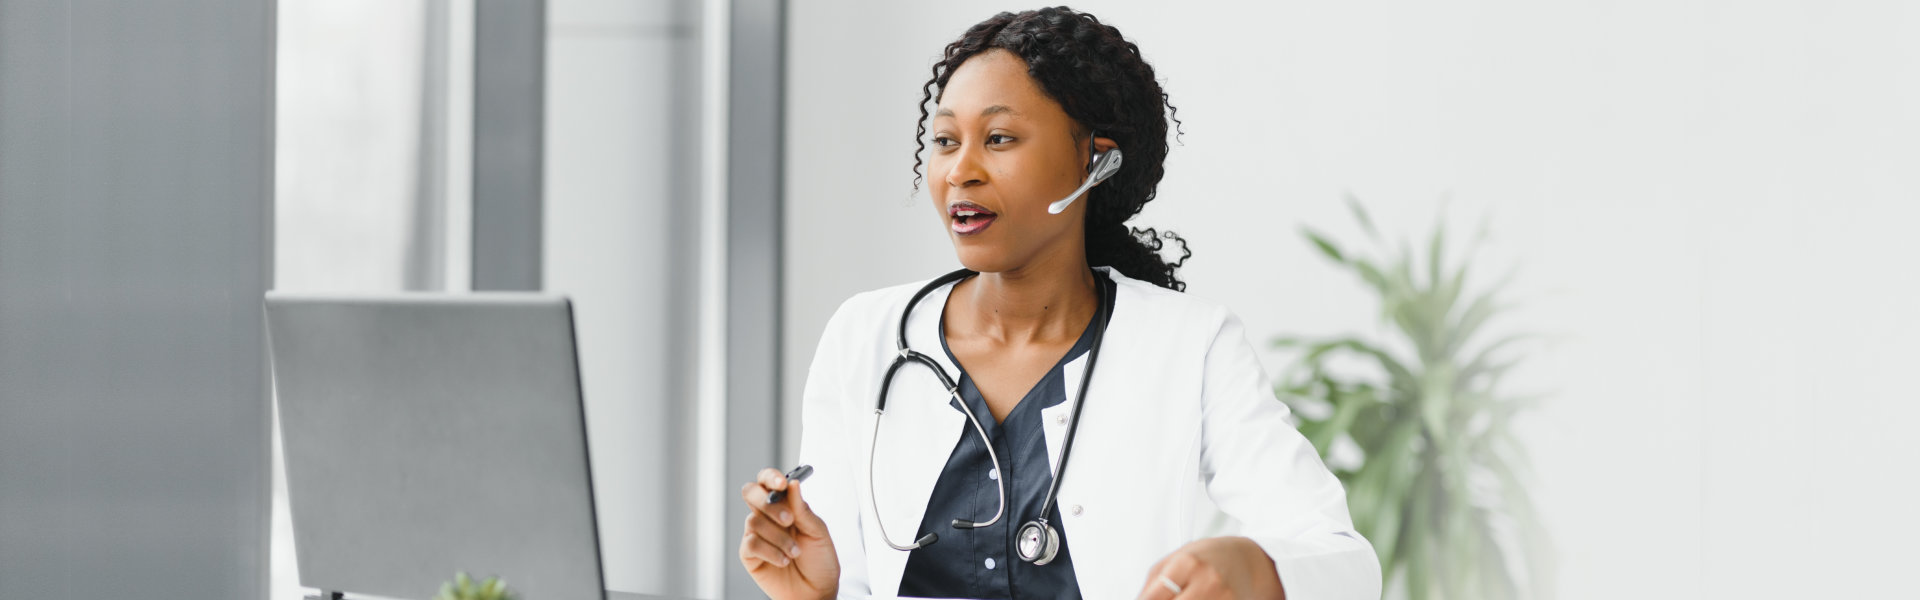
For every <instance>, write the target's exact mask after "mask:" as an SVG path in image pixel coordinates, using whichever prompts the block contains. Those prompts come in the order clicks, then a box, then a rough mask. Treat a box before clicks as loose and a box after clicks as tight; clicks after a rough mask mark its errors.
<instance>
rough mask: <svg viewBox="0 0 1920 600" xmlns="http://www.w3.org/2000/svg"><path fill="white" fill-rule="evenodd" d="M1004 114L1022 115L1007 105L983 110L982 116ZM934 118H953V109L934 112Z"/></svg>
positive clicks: (997, 105) (996, 105) (998, 105)
mask: <svg viewBox="0 0 1920 600" xmlns="http://www.w3.org/2000/svg"><path fill="white" fill-rule="evenodd" d="M1002 113H1005V114H1009V115H1015V116H1018V115H1019V114H1020V111H1017V110H1014V109H1013V107H1011V106H1007V105H1005V104H995V105H993V106H989V107H986V108H985V109H983V110H981V111H980V116H982V117H985V116H989V115H997V114H1002ZM933 116H935V117H951V116H953V109H949V108H942V109H940V110H937V111H934V113H933Z"/></svg>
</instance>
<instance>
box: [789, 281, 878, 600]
mask: <svg viewBox="0 0 1920 600" xmlns="http://www.w3.org/2000/svg"><path fill="white" fill-rule="evenodd" d="M861 304H864V303H863V302H862V298H861V297H860V296H855V297H854V298H852V299H849V300H847V301H846V302H845V303H842V304H841V305H840V309H839V310H838V311H835V312H834V315H833V318H832V319H829V320H828V322H827V328H826V331H825V333H823V334H822V335H821V336H820V345H819V347H818V348H816V349H815V350H814V354H813V366H812V367H811V368H809V369H808V370H807V384H806V388H805V391H804V392H803V393H802V394H801V407H800V464H807V465H813V468H814V471H813V476H812V477H810V478H808V479H807V481H806V483H804V484H802V486H803V487H804V488H805V490H806V496H807V505H808V506H809V507H811V508H812V509H813V512H814V513H815V514H818V515H820V519H821V520H822V521H825V522H826V523H827V534H828V535H829V536H831V537H832V538H833V549H834V553H835V554H837V555H839V556H838V557H839V560H840V593H839V597H840V598H866V597H867V596H868V594H870V593H871V592H870V591H869V589H868V588H869V585H868V583H867V558H866V551H865V547H864V540H865V536H863V535H862V533H861V531H860V527H861V526H860V504H859V492H858V489H857V487H856V485H857V484H856V479H855V478H856V477H860V476H863V474H864V473H866V471H865V469H864V467H865V465H864V464H863V463H861V461H860V458H861V457H860V456H859V455H858V454H857V451H856V450H854V447H855V445H854V444H853V442H852V441H853V439H854V438H856V437H859V436H855V435H853V434H854V432H855V431H857V430H859V429H860V428H859V427H858V426H857V424H856V423H853V422H851V421H850V419H851V418H852V417H853V416H854V415H855V414H856V412H857V411H854V410H851V408H852V405H851V403H856V402H858V400H857V399H855V398H852V397H851V396H852V395H853V394H852V390H855V389H858V388H857V387H855V386H851V385H849V384H850V383H851V382H850V381H849V380H848V379H849V369H848V368H847V366H848V364H849V363H848V361H850V360H854V357H853V356H851V354H852V353H854V352H856V349H855V346H854V345H852V344H850V343H849V340H850V338H852V337H854V336H853V335H850V332H849V330H848V327H849V326H850V325H852V323H850V320H851V319H855V317H854V315H855V314H857V313H858V310H859V308H858V306H859V305H861ZM861 439H864V438H861Z"/></svg>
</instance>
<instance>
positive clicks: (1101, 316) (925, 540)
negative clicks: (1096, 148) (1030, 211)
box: [867, 132, 1122, 565]
mask: <svg viewBox="0 0 1920 600" xmlns="http://www.w3.org/2000/svg"><path fill="white" fill-rule="evenodd" d="M1098 135H1099V133H1098V132H1093V133H1092V134H1091V135H1088V136H1087V149H1088V151H1089V152H1090V153H1091V155H1090V156H1089V157H1088V159H1087V179H1086V181H1085V182H1083V183H1081V184H1080V187H1079V188H1078V189H1075V190H1073V193H1072V194H1070V195H1068V196H1067V197H1065V198H1061V199H1060V200H1058V201H1055V202H1052V203H1050V204H1048V205H1047V212H1048V213H1050V214H1056V215H1057V214H1060V213H1061V211H1064V210H1066V209H1067V206H1069V205H1071V204H1073V201H1074V200H1077V199H1079V198H1080V196H1081V195H1082V194H1085V193H1086V192H1087V190H1089V189H1092V188H1093V186H1094V184H1097V183H1100V182H1102V181H1106V180H1107V178H1108V177H1112V176H1113V174H1114V173H1115V172H1117V171H1119V170H1120V163H1121V160H1122V156H1121V154H1120V149H1119V148H1114V149H1112V150H1108V151H1106V152H1092V150H1093V142H1094V139H1093V138H1095V137H1097V136H1098ZM972 275H974V272H973V271H970V270H967V269H960V270H958V271H954V272H952V273H948V274H946V275H942V276H940V277H939V278H938V279H934V280H933V281H931V282H928V283H927V285H926V286H924V287H921V288H920V291H917V292H914V293H913V298H911V299H909V300H907V308H906V309H905V310H903V311H901V312H900V338H899V341H898V348H899V351H900V355H899V356H898V357H895V358H894V359H893V364H891V365H888V366H887V375H886V378H885V379H881V380H880V400H879V401H878V402H876V403H875V404H874V407H873V441H872V442H870V443H869V444H868V445H867V490H868V493H867V502H868V503H869V504H870V505H871V506H872V507H873V521H874V523H876V524H878V525H879V526H880V539H881V540H883V541H885V542H886V543H887V545H888V546H892V547H893V549H895V550H900V551H907V550H913V549H915V548H920V547H924V546H930V545H933V543H934V542H937V541H940V536H939V535H938V534H935V533H933V532H931V531H929V532H927V534H926V535H923V536H920V538H919V539H916V540H914V541H913V543H911V544H906V545H901V544H896V543H893V537H892V536H889V535H887V526H886V521H885V520H884V519H881V518H880V500H879V498H878V497H877V495H876V494H874V493H872V490H873V489H874V486H873V459H874V455H875V454H877V452H876V451H877V450H879V448H880V417H883V416H885V415H886V413H887V389H888V388H890V387H892V386H893V374H894V373H898V372H899V371H900V367H902V366H906V364H907V363H920V364H923V365H926V366H927V368H928V369H930V370H932V371H933V374H934V375H935V376H938V377H939V378H940V385H942V386H944V387H946V388H947V396H948V397H949V398H952V399H953V401H954V403H955V404H958V405H960V410H961V411H962V412H965V413H967V421H968V422H970V423H972V424H973V432H974V433H975V434H977V435H979V436H980V442H981V445H983V446H986V448H987V458H988V459H990V460H992V461H993V468H995V469H998V468H1000V455H999V454H998V453H996V452H994V451H993V440H991V439H988V438H987V430H986V429H985V428H983V427H981V426H980V418H979V417H976V416H974V414H973V408H972V407H970V406H967V401H966V400H964V399H962V398H960V386H959V385H957V384H955V383H954V381H953V377H951V376H949V375H947V370H946V369H945V368H943V367H941V366H940V363H937V362H934V360H933V358H932V357H929V356H927V355H925V354H921V353H919V352H915V351H914V350H913V349H912V348H908V347H907V318H908V317H910V316H913V307H914V305H916V304H919V303H920V299H921V298H924V297H926V295H927V294H928V293H931V292H933V291H934V290H937V289H940V287H941V286H944V285H947V284H950V283H954V282H956V281H959V280H961V279H965V278H967V277H970V276H972ZM1093 279H1094V287H1095V288H1096V289H1095V292H1097V293H1098V294H1099V295H1100V307H1099V309H1098V312H1095V313H1094V316H1093V327H1094V330H1093V348H1092V349H1091V350H1089V351H1088V352H1087V370H1086V371H1085V372H1083V373H1081V374H1080V391H1079V393H1077V394H1075V396H1074V399H1073V420H1072V421H1070V422H1069V423H1068V424H1067V438H1066V440H1064V441H1063V442H1062V443H1061V444H1060V459H1059V460H1058V461H1057V462H1055V464H1054V465H1053V485H1051V486H1048V487H1047V498H1046V501H1044V502H1042V503H1040V516H1039V517H1037V518H1035V519H1033V520H1031V521H1027V522H1026V524H1024V525H1021V526H1020V530H1019V531H1018V532H1016V533H1015V538H1014V539H1015V544H1014V551H1015V553H1017V554H1019V555H1020V560H1024V561H1027V562H1030V563H1033V564H1035V565H1044V564H1047V563H1050V562H1053V559H1054V557H1055V556H1056V555H1057V554H1059V552H1060V532H1059V531H1058V530H1055V529H1054V528H1053V525H1052V524H1051V523H1048V522H1047V514H1048V513H1051V512H1053V503H1054V500H1055V499H1056V495H1057V494H1059V493H1060V480H1061V479H1062V478H1063V476H1064V475H1065V474H1066V470H1067V453H1068V452H1070V451H1072V450H1073V432H1074V431H1076V430H1078V429H1079V428H1080V406H1081V404H1083V403H1085V402H1086V400H1087V385H1088V384H1089V383H1091V382H1092V381H1093V365H1094V363H1095V362H1096V361H1098V360H1099V359H1100V340H1101V338H1104V337H1106V333H1107V315H1108V314H1110V313H1112V312H1113V304H1112V301H1111V299H1110V297H1109V296H1108V293H1107V288H1106V287H1104V286H1110V285H1113V283H1112V282H1110V281H1107V279H1106V278H1105V277H1094V278H1093ZM998 481H999V485H995V486H994V491H996V492H999V495H1000V506H999V508H996V509H994V511H993V518H991V519H987V520H986V521H983V522H978V523H976V522H973V521H968V520H966V519H954V520H953V528H954V529H979V528H981V527H988V526H991V525H993V524H994V523H998V522H1000V517H1001V516H1004V515H1005V514H1006V512H1007V486H1008V485H1012V484H1010V483H1007V482H1006V481H1005V480H998Z"/></svg>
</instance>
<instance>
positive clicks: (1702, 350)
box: [783, 0, 1920, 598]
mask: <svg viewBox="0 0 1920 600" xmlns="http://www.w3.org/2000/svg"><path fill="white" fill-rule="evenodd" d="M993 4H1000V3H992V4H974V3H967V4H963V5H954V4H933V3H892V2H844V1H816V2H804V3H796V4H795V5H794V6H793V8H792V14H791V17H790V19H791V20H790V25H789V27H790V30H789V31H790V34H789V44H790V55H789V58H788V63H787V64H788V69H789V70H788V81H789V89H788V102H789V104H788V107H789V108H788V113H787V123H788V130H787V132H786V134H787V156H788V163H787V172H786V177H787V198H788V202H789V204H788V207H787V213H786V218H787V229H786V234H787V237H786V240H785V243H786V252H787V254H786V268H787V269H788V270H787V272H786V277H785V281H786V290H785V294H786V298H785V299H786V301H787V304H786V313H785V318H786V326H785V331H784V335H785V344H784V351H785V366H784V368H785V373H786V374H787V379H786V380H785V381H784V382H783V385H784V388H785V390H786V392H787V393H786V400H787V402H788V407H789V409H788V413H789V417H793V416H796V415H797V414H798V406H797V400H798V396H799V390H800V389H801V385H802V384H803V381H802V378H803V377H804V374H805V372H806V367H807V364H808V363H809V361H810V360H812V358H813V356H812V355H813V347H814V344H815V343H816V341H817V340H818V336H819V332H820V329H821V327H822V326H823V325H824V324H825V322H826V319H827V317H828V316H829V315H830V314H831V313H832V311H833V310H834V308H835V307H836V306H837V305H838V304H839V302H840V301H841V300H843V299H845V298H846V297H847V296H849V295H851V294H853V293H856V292H858V291H862V290H866V289H872V288H876V287H881V286H885V285H892V284H896V283H902V282H906V281H911V280H916V279H921V278H926V277H930V276H933V275H935V274H937V273H940V272H943V271H945V270H947V269H950V268H953V267H954V266H956V262H955V260H954V259H953V257H952V253H951V249H950V247H949V245H948V243H947V242H946V240H945V239H944V234H943V233H942V231H941V230H940V229H939V225H938V222H937V218H936V217H935V216H934V214H933V213H932V212H931V209H930V208H929V207H928V206H927V205H926V203H927V202H928V200H927V198H926V197H925V195H924V194H922V195H920V196H918V197H916V198H914V199H913V200H911V204H909V200H907V197H908V194H909V191H910V188H909V184H910V181H911V174H910V173H909V172H908V168H909V167H910V165H911V164H912V157H911V152H912V149H913V146H912V140H911V136H912V135H913V124H914V119H915V118H916V117H917V112H916V111H915V109H914V103H915V101H916V100H918V98H919V86H920V84H921V83H922V82H923V81H924V79H925V77H926V75H927V67H928V66H929V65H930V64H931V63H932V62H933V61H934V60H935V59H936V58H937V55H938V52H939V50H940V48H941V47H942V46H943V45H945V44H946V43H947V42H948V41H950V40H951V39H952V38H953V37H954V36H956V35H958V33H959V32H961V31H962V30H963V29H964V28H965V27H966V26H968V25H970V24H972V23H974V22H976V21H978V20H981V19H984V18H986V17H987V16H989V15H990V14H992V12H994V11H995V10H997V9H999V8H1001V7H999V6H993ZM1171 6H1172V5H1168V4H1166V3H1163V2H1151V1H1145V0H1136V1H1108V2H1097V1H1089V2H1081V3H1077V4H1076V7H1077V8H1081V9H1084V10H1088V11H1090V12H1093V13H1095V14H1097V15H1099V16H1100V17H1101V18H1102V19H1103V20H1105V21H1107V22H1108V23H1111V24H1114V25H1117V26H1118V27H1120V28H1121V30H1122V31H1123V32H1124V33H1126V34H1127V35H1128V36H1129V37H1130V38H1131V39H1133V40H1134V41H1136V42H1138V43H1139V45H1140V47H1141V49H1142V52H1143V53H1144V54H1145V55H1146V57H1147V58H1148V60H1150V61H1151V62H1152V63H1153V64H1154V66H1155V67H1156V68H1157V69H1158V71H1159V73H1160V75H1161V77H1162V78H1163V80H1164V85H1165V86H1166V89H1167V91H1168V92H1169V93H1170V94H1171V95H1172V100H1173V102H1174V103H1175V104H1176V105H1178V106H1179V108H1180V117H1181V119H1182V120H1184V121H1185V123H1186V124H1185V130H1186V131H1187V135H1186V136H1185V138H1184V145H1177V146H1175V148H1174V151H1173V154H1172V156H1171V157H1170V158H1169V160H1168V165H1167V178H1166V180H1165V182H1164V183H1163V185H1162V187H1161V195H1160V199H1159V200H1157V201H1155V202H1154V203H1153V204H1152V205H1150V207H1149V208H1148V209H1147V210H1146V212H1145V213H1144V214H1143V215H1142V216H1141V218H1140V219H1139V220H1138V221H1137V224H1143V225H1152V226H1161V227H1170V228H1172V229H1174V230H1176V231H1178V232H1180V233H1181V234H1183V235H1185V236H1187V238H1188V239H1189V240H1191V241H1192V243H1193V247H1194V258H1193V260H1192V261H1190V262H1189V263H1188V266H1187V268H1186V269H1185V270H1184V271H1183V274H1184V278H1185V279H1186V280H1187V281H1188V283H1189V284H1190V288H1189V290H1190V293H1194V294H1197V295H1201V296H1206V297H1209V298H1213V299H1217V300H1220V301H1224V302H1226V303H1227V304H1229V305H1230V306H1232V307H1234V308H1235V309H1236V310H1237V311H1238V312H1239V313H1240V315H1241V316H1242V317H1244V318H1245V320H1246V321H1247V324H1248V326H1249V331H1250V334H1251V335H1252V337H1253V338H1254V340H1255V341H1256V342H1260V341H1263V340H1265V339H1268V338H1270V337H1272V336H1274V335H1277V334H1280V333H1282V332H1289V333H1308V334H1332V333H1339V332H1348V331H1358V332H1366V333H1375V332H1379V331H1380V329H1379V328H1378V327H1377V326H1376V325H1375V323H1374V322H1373V320H1372V315H1371V312H1370V311H1371V310H1372V307H1371V306H1370V305H1368V304H1367V303H1366V296H1365V295H1364V294H1363V293H1362V291H1361V289H1360V288H1359V286H1358V285H1357V284H1356V283H1355V282H1354V281H1351V280H1350V278H1348V277H1347V276H1345V275H1343V274H1341V273H1339V272H1337V271H1334V270H1332V269H1330V268H1329V267H1327V266H1326V265H1324V264H1322V261H1321V260H1319V259H1318V258H1317V257H1316V256H1315V255H1314V254H1313V253H1312V252H1310V250H1309V249H1308V248H1307V246H1306V245H1305V244H1304V243H1302V242H1301V241H1300V239H1299V237H1298V235H1297V233H1296V231H1297V229H1298V228H1299V226H1300V225H1302V224H1311V225H1313V226H1315V227H1319V228H1321V229H1323V230H1327V231H1330V232H1332V233H1334V234H1335V235H1336V236H1338V237H1341V238H1343V239H1346V240H1349V241H1350V243H1357V240H1358V239H1359V236H1358V234H1357V230H1356V229H1355V228H1354V227H1353V226H1352V225H1351V219H1350V218H1348V216H1347V214H1346V211H1345V209H1344V207H1343V206H1342V205H1341V203H1340V198H1341V196H1342V195H1343V194H1344V193H1347V192H1351V193H1353V194H1355V195H1357V196H1359V197H1360V198H1362V199H1363V200H1364V201H1366V202H1367V204H1368V205H1369V206H1371V207H1372V208H1373V210H1374V214H1375V218H1376V219H1377V220H1378V221H1380V223H1381V225H1382V227H1383V228H1384V229H1385V230H1387V231H1388V232H1391V233H1394V234H1396V235H1400V236H1409V235H1420V234H1422V233H1424V230H1425V227H1426V225H1427V224H1428V223H1429V222H1430V220H1431V218H1432V216H1433V215H1434V214H1436V211H1437V210H1438V209H1439V206H1440V204H1441V199H1442V198H1444V197H1449V196H1450V197H1451V198H1452V199H1453V200H1452V203H1451V205H1450V206H1451V209H1450V214H1451V215H1452V221H1453V222H1454V223H1456V229H1458V230H1465V229H1467V228H1469V227H1470V226H1471V225H1472V224H1474V222H1475V221H1476V220H1477V219H1478V217H1479V216H1480V215H1482V214H1487V215H1491V219H1492V226H1493V230H1494V233H1495V239H1494V240H1493V242H1492V245H1491V246H1489V247H1488V248H1486V249H1485V251H1484V252H1483V254H1482V255H1481V258H1480V262H1481V263H1483V264H1485V265H1487V266H1486V267H1482V269H1481V270H1482V271H1497V270H1499V268H1498V267H1501V266H1505V265H1511V264H1515V263H1519V264H1521V265H1522V268H1523V271H1522V275H1521V276H1520V279H1519V280H1518V282H1517V284H1516V287H1515V292H1516V293H1517V297H1518V298H1519V299H1521V300H1523V301H1524V302H1525V305H1524V306H1523V307H1522V308H1521V309H1520V311H1519V312H1518V313H1516V315H1515V320H1516V324H1517V326H1518V327H1519V328H1522V329H1528V330H1534V331H1543V332H1552V333H1559V334H1565V335H1566V340H1565V341H1563V342H1561V343H1560V344H1558V345H1557V346H1554V347H1552V348H1548V349H1545V350H1542V351H1540V352H1538V353H1537V354H1535V355H1533V356H1530V357H1529V361H1530V362H1529V363H1527V366H1526V367H1524V368H1523V370H1522V372H1520V373H1518V374H1516V378H1517V380H1516V381H1515V389H1516V390H1517V391H1551V392H1553V393H1554V396H1553V399H1552V401H1551V402H1550V403H1549V404H1547V405H1546V406H1545V408H1543V409H1542V410H1541V411H1540V412H1538V413H1537V414H1535V415H1534V416H1533V417H1532V418H1530V419H1529V420H1528V421H1527V423H1526V425H1527V428H1526V431H1527V437H1528V439H1529V440H1530V447H1531V451H1532V453H1533V457H1534V459H1535V462H1536V466H1537V467H1538V470H1539V471H1540V473H1541V474H1540V477H1539V478H1538V482H1537V485H1536V486H1535V487H1534V493H1535V494H1536V497H1537V499H1538V501H1539V502H1540V503H1541V504H1542V506H1543V508H1544V510H1545V511H1546V512H1547V515H1548V519H1549V528H1550V530H1551V533H1552V535H1553V536H1554V538H1555V542H1556V545H1557V547H1558V550H1559V552H1558V558H1559V559H1560V563H1561V573H1560V575H1561V577H1560V580H1559V589H1560V591H1561V592H1562V594H1561V596H1562V597H1565V598H1613V597H1643V598H1644V597H1653V598H1791V597H1805V596H1814V597H1868V596H1876V595H1879V596H1884V595H1887V594H1888V593H1889V592H1895V591H1899V592H1901V593H1904V591H1905V589H1906V587H1907V586H1906V585H1905V578H1904V577H1903V576H1902V575H1903V572H1902V571H1901V570H1900V569H1902V568H1903V567H1905V564H1904V563H1905V562H1907V561H1906V560H1903V559H1906V558H1910V557H1912V556H1913V553H1912V551H1911V550H1910V549H1908V548H1907V541H1908V540H1911V539H1914V538H1916V537H1920V516H1916V515H1915V514H1914V512H1913V511H1912V510H1911V509H1910V508H1909V507H1910V506H1912V505H1914V504H1916V503H1917V502H1920V482H1916V479H1915V476H1914V475H1912V474H1911V473H1912V472H1913V468H1912V459H1913V457H1915V456H1920V441H1916V439H1917V438H1916V437H1915V436H1912V435H1910V434H1909V427H1908V426H1907V424H1908V423H1911V422H1915V420H1916V418H1920V392H1916V391H1915V387H1914V386H1913V385H1911V382H1910V381H1909V377H1906V376H1903V374H1904V373H1908V372H1911V371H1912V369H1911V367H1910V366H1909V365H1911V364H1914V363H1916V362H1920V346H1916V344H1915V340H1920V316H1916V315H1915V314H1914V312H1913V310H1912V308H1911V307H1912V306H1914V305H1915V302H1914V300H1913V298H1914V296H1915V295H1916V294H1917V293H1920V269H1917V268H1915V266H1914V263H1915V258H1916V257H1920V237H1916V236H1914V235H1913V234H1912V231H1911V230H1912V224H1913V223H1915V222H1920V179H1916V178H1915V177H1913V175H1912V173H1913V168H1914V167H1913V165H1916V164H1920V11H1915V10H1913V9H1912V8H1911V7H1910V5H1908V4H1905V3H1902V2H1897V1H1891V0H1890V1H1883V2H1853V3H1845V5H1844V6H1842V5H1841V3H1827V2H1743V3H1735V4H1727V3H1714V2H1705V1H1699V0H1693V1H1663V2H1612V3H1575V2H1551V3H1540V2H1521V1H1485V2H1455V3H1448V4H1446V5H1444V6H1442V5H1436V4H1434V3H1420V2H1390V3H1242V4H1234V5H1231V6H1230V7H1229V6H1225V5H1221V6H1214V7H1199V6H1194V5H1191V4H1189V5H1181V6H1182V7H1181V8H1178V9H1175V8H1171ZM1005 8H1009V9H1014V10H1019V9H1024V8H1028V6H1026V5H1007V6H1005ZM1285 360H1286V357H1284V356H1279V355H1275V356H1272V357H1269V361H1268V365H1269V368H1270V370H1271V369H1272V368H1275V367H1278V366H1280V365H1282V364H1284V361H1285ZM789 433H790V435H788V436H787V442H788V456H792V454H793V448H794V444H795V443H797V440H798V436H797V427H796V426H794V425H793V423H791V419H790V423H789ZM788 462H791V461H788Z"/></svg>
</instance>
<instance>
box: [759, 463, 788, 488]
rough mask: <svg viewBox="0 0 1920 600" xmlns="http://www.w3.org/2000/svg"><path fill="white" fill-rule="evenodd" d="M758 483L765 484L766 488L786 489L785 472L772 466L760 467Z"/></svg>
mask: <svg viewBox="0 0 1920 600" xmlns="http://www.w3.org/2000/svg"><path fill="white" fill-rule="evenodd" d="M760 485H764V486H767V489H768V490H784V489H787V474H786V473H781V472H780V471H779V470H778V469H774V468H772V467H768V468H765V469H761V470H760Z"/></svg>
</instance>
